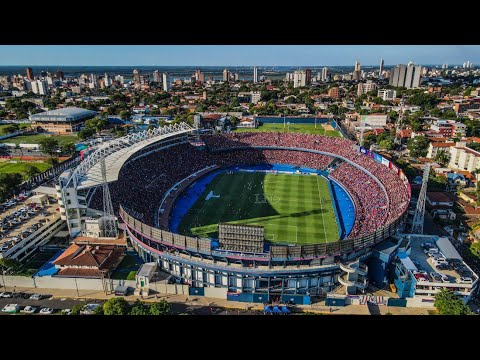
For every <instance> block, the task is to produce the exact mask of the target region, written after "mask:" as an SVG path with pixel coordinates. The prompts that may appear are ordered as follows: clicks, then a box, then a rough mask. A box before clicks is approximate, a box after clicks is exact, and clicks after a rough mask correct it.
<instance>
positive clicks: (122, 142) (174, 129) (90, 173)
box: [76, 123, 194, 189]
mask: <svg viewBox="0 0 480 360" xmlns="http://www.w3.org/2000/svg"><path fill="white" fill-rule="evenodd" d="M164 129H165V131H164V132H162V131H163V130H164ZM169 129H170V130H169ZM193 130H194V129H193V128H192V127H191V126H189V125H187V124H184V123H181V124H177V125H172V126H166V127H163V128H158V129H156V130H155V131H153V132H151V135H149V136H150V137H146V135H143V136H142V134H140V133H139V134H132V135H127V136H125V137H123V138H119V139H115V140H111V141H108V142H106V143H104V144H102V145H100V147H99V148H98V149H97V150H96V151H95V153H94V154H92V155H89V156H88V158H87V160H88V161H86V162H89V161H90V162H91V166H88V169H87V168H86V170H87V171H86V173H84V174H83V176H80V178H79V181H78V183H77V186H76V187H77V188H78V189H85V188H89V187H93V186H98V185H100V184H102V183H103V181H102V173H101V168H100V162H99V158H100V157H101V156H102V155H99V156H95V154H96V153H102V151H103V153H104V157H105V167H106V170H107V182H112V181H117V180H118V175H119V174H120V169H121V168H122V166H123V165H124V164H125V162H126V161H127V160H128V159H129V158H130V157H131V156H132V155H133V154H135V153H136V152H138V151H140V150H142V149H143V148H145V147H146V146H149V145H152V144H153V143H155V142H157V141H160V140H163V139H166V138H169V137H172V136H176V135H180V134H186V133H190V132H192V131H193ZM147 133H149V132H148V131H145V132H143V134H147ZM136 136H137V137H138V139H134V137H136ZM166 146H171V145H166ZM79 167H80V166H79Z"/></svg>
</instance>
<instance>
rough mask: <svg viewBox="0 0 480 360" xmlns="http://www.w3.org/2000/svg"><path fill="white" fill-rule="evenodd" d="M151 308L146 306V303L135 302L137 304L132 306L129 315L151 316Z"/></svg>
mask: <svg viewBox="0 0 480 360" xmlns="http://www.w3.org/2000/svg"><path fill="white" fill-rule="evenodd" d="M149 314H150V312H149V308H148V306H146V305H145V304H144V303H142V302H141V301H140V300H137V301H135V303H134V304H133V305H132V307H131V308H130V312H129V313H128V315H137V316H139V315H149Z"/></svg>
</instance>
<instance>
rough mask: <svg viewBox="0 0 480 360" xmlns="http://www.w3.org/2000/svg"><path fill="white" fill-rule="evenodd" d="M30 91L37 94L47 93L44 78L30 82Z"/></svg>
mask: <svg viewBox="0 0 480 360" xmlns="http://www.w3.org/2000/svg"><path fill="white" fill-rule="evenodd" d="M31 85H32V92H33V93H34V94H38V95H47V94H48V84H47V82H46V81H45V80H34V81H32V82H31Z"/></svg>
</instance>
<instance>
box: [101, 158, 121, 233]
mask: <svg viewBox="0 0 480 360" xmlns="http://www.w3.org/2000/svg"><path fill="white" fill-rule="evenodd" d="M100 169H101V172H102V190H103V231H104V236H105V237H117V235H118V230H117V226H116V221H115V215H114V214H113V205H112V198H111V197H110V190H109V189H108V182H107V167H106V165H105V158H104V157H102V158H101V159H100Z"/></svg>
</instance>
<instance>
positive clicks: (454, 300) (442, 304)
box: [434, 288, 473, 315]
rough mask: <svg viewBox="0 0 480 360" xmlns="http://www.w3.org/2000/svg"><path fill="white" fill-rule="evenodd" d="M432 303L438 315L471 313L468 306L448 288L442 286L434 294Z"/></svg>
mask: <svg viewBox="0 0 480 360" xmlns="http://www.w3.org/2000/svg"><path fill="white" fill-rule="evenodd" d="M434 305H435V307H436V308H437V310H438V312H439V313H440V315H473V312H472V311H471V310H470V308H469V307H468V306H467V305H465V304H464V303H463V301H461V300H460V299H459V298H458V297H457V295H455V294H454V292H453V291H452V290H449V289H445V288H442V289H441V290H440V292H439V293H437V294H436V295H435V303H434Z"/></svg>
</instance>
